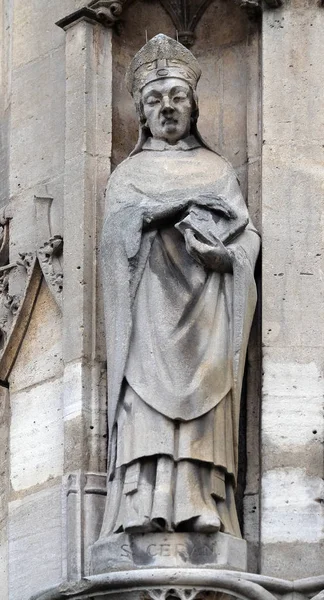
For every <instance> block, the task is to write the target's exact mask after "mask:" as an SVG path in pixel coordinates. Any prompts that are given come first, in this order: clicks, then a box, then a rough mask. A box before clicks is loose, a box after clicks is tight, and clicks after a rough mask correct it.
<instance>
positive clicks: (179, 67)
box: [126, 33, 201, 100]
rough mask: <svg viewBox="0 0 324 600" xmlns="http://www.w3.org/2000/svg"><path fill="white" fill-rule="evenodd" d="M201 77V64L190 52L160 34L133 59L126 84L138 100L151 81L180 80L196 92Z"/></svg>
mask: <svg viewBox="0 0 324 600" xmlns="http://www.w3.org/2000/svg"><path fill="white" fill-rule="evenodd" d="M200 75H201V69H200V66H199V63H198V61H197V59H196V58H195V57H194V55H193V54H192V53H191V52H190V50H188V49H187V48H185V46H183V45H182V44H180V43H179V42H177V41H176V40H173V39H172V38H169V37H168V36H167V35H164V34H163V33H159V34H158V35H156V36H155V37H154V38H152V39H151V40H150V41H149V42H147V44H145V46H143V48H141V49H140V50H139V51H138V52H137V54H136V55H135V56H134V58H133V60H132V62H131V64H130V65H129V67H128V70H127V73H126V85H127V89H128V91H129V92H130V93H131V94H132V96H133V97H134V98H135V100H137V99H138V97H139V94H140V92H141V90H142V89H143V87H144V86H145V85H146V84H148V83H151V82H152V81H156V80H158V79H166V78H167V77H177V78H178V79H183V80H184V81H186V82H187V83H188V84H189V85H190V86H191V87H192V88H193V89H196V86H197V83H198V80H199V78H200Z"/></svg>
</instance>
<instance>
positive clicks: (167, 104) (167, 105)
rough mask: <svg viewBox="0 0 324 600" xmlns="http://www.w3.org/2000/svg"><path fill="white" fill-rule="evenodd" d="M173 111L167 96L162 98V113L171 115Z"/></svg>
mask: <svg viewBox="0 0 324 600" xmlns="http://www.w3.org/2000/svg"><path fill="white" fill-rule="evenodd" d="M173 112H174V108H173V106H172V105H171V104H170V100H169V98H167V97H166V98H163V102H162V114H163V115H164V116H166V115H171V114H172V113H173Z"/></svg>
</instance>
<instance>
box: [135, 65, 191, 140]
mask: <svg viewBox="0 0 324 600" xmlns="http://www.w3.org/2000/svg"><path fill="white" fill-rule="evenodd" d="M142 103H143V109H144V115H145V117H146V121H147V125H148V127H149V128H150V130H151V133H152V136H153V137H154V138H157V139H160V140H165V141H166V142H168V143H169V144H176V142H178V141H179V140H181V139H182V138H185V137H187V136H188V135H189V133H190V118H191V113H192V108H193V99H192V91H191V88H190V86H189V85H188V84H187V83H186V82H185V81H182V80H181V79H177V78H176V77H170V78H168V79H159V80H158V81H152V83H148V84H147V85H146V86H145V87H144V88H143V90H142Z"/></svg>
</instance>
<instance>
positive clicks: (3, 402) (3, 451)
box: [0, 388, 10, 600]
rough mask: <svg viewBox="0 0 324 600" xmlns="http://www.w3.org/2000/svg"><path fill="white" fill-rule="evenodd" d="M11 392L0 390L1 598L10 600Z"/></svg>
mask: <svg viewBox="0 0 324 600" xmlns="http://www.w3.org/2000/svg"><path fill="white" fill-rule="evenodd" d="M9 411H10V406H9V392H8V390H6V389H5V388H0V598H1V599H3V600H8V598H9V596H8V594H9V587H8V497H9V489H10V488H9V468H10V457H9V421H10V412H9Z"/></svg>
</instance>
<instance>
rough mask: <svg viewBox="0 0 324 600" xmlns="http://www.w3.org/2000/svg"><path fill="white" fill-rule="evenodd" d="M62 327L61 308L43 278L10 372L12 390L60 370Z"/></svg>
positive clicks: (30, 384)
mask: <svg viewBox="0 0 324 600" xmlns="http://www.w3.org/2000/svg"><path fill="white" fill-rule="evenodd" d="M61 328H62V317H61V314H60V310H59V308H58V306H57V304H56V302H55V300H54V298H53V297H52V295H51V293H50V291H49V289H48V287H47V285H46V284H45V283H44V282H43V284H42V287H41V289H40V293H39V296H38V299H37V303H36V306H35V308H34V311H33V313H32V317H31V320H30V323H29V326H28V330H27V333H26V335H25V338H24V340H23V343H22V346H21V348H20V351H19V354H18V357H17V360H16V362H15V365H14V368H13V370H12V373H11V375H10V391H11V393H15V392H17V391H19V390H21V389H23V388H26V387H30V386H32V385H35V384H37V383H40V382H42V381H44V380H46V379H49V378H52V377H59V376H60V375H61V374H62V331H61Z"/></svg>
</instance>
